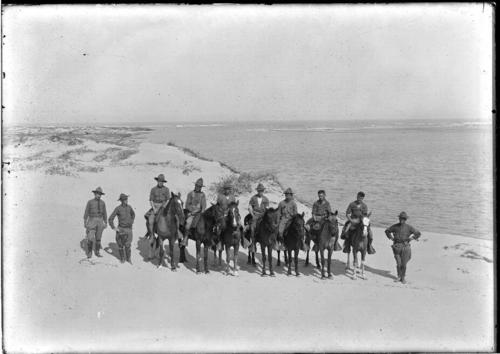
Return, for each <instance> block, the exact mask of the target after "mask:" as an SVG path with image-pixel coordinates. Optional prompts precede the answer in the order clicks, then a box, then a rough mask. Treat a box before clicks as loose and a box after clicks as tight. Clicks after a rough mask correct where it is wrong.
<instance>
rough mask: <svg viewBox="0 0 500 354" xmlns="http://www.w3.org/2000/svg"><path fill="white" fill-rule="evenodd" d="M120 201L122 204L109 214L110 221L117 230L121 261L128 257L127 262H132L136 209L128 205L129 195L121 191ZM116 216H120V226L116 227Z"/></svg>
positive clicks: (112, 227)
mask: <svg viewBox="0 0 500 354" xmlns="http://www.w3.org/2000/svg"><path fill="white" fill-rule="evenodd" d="M118 201H120V202H121V205H118V206H117V207H116V208H115V210H114V211H113V213H112V214H111V215H110V216H109V220H108V222H109V226H111V229H112V230H116V244H117V245H118V252H119V253H120V261H121V262H122V263H124V262H125V257H126V259H127V262H129V263H130V264H132V260H131V259H130V256H131V251H130V245H131V244H132V224H133V223H134V219H135V213H134V209H132V207H131V206H130V205H128V195H126V194H123V193H121V194H120V197H119V198H118ZM116 216H118V227H117V228H116V229H115V225H114V223H113V221H114V219H115V217H116Z"/></svg>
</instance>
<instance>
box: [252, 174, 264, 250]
mask: <svg viewBox="0 0 500 354" xmlns="http://www.w3.org/2000/svg"><path fill="white" fill-rule="evenodd" d="M265 190H266V188H264V185H263V184H262V183H259V184H258V185H257V194H255V195H253V196H252V198H250V202H249V203H248V212H249V213H250V215H252V223H251V224H250V235H251V238H252V240H255V229H256V227H257V222H259V221H260V219H261V218H262V216H263V215H264V213H265V212H266V209H267V208H269V199H267V197H266V196H265V195H264V191H265ZM252 246H255V243H252ZM252 248H254V247H252Z"/></svg>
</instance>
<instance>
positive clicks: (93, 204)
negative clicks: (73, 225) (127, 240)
mask: <svg viewBox="0 0 500 354" xmlns="http://www.w3.org/2000/svg"><path fill="white" fill-rule="evenodd" d="M92 192H93V193H94V199H91V200H89V201H88V202H87V206H86V208H85V213H84V214H83V227H85V229H86V231H87V258H91V257H92V248H93V242H94V240H95V255H96V256H97V257H102V256H101V254H100V253H99V250H100V249H101V237H102V232H103V231H104V229H105V228H106V227H107V226H108V225H107V214H106V203H104V200H101V196H103V195H104V192H103V191H102V188H101V187H97V188H96V189H95V190H93V191H92Z"/></svg>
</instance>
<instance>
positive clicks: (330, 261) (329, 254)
mask: <svg viewBox="0 0 500 354" xmlns="http://www.w3.org/2000/svg"><path fill="white" fill-rule="evenodd" d="M332 254H333V248H328V278H331V277H332V271H331V265H332Z"/></svg>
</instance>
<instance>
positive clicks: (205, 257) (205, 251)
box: [203, 245, 210, 274]
mask: <svg viewBox="0 0 500 354" xmlns="http://www.w3.org/2000/svg"><path fill="white" fill-rule="evenodd" d="M203 258H204V259H203V263H204V265H205V274H208V273H210V271H209V270H208V246H207V245H203Z"/></svg>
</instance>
